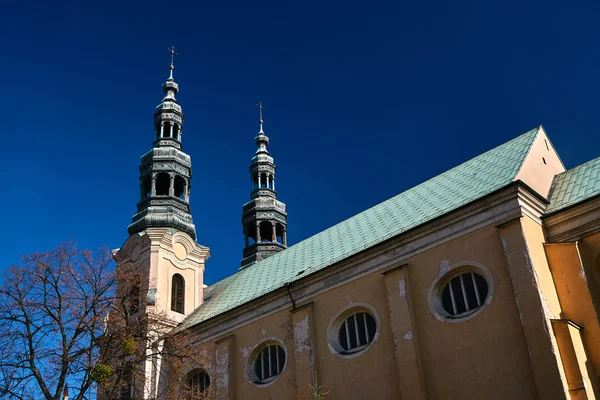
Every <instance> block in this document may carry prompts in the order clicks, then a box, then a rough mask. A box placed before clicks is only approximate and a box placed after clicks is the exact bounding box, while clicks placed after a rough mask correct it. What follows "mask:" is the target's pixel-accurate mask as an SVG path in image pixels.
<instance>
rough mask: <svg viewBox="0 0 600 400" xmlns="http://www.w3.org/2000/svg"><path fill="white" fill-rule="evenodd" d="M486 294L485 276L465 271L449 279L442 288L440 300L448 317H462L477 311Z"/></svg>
mask: <svg viewBox="0 0 600 400" xmlns="http://www.w3.org/2000/svg"><path fill="white" fill-rule="evenodd" d="M487 296H488V284H487V281H486V280H485V278H484V277H483V276H481V275H479V274H478V273H476V272H465V273H462V274H460V275H457V276H455V277H454V278H452V279H450V280H449V281H448V282H447V283H446V285H445V286H444V289H443V290H442V296H441V302H442V307H443V308H444V311H446V312H447V313H448V318H462V317H465V316H467V315H469V314H472V313H474V312H475V311H477V310H478V309H479V308H480V307H481V306H482V305H483V304H484V302H485V300H486V299H487Z"/></svg>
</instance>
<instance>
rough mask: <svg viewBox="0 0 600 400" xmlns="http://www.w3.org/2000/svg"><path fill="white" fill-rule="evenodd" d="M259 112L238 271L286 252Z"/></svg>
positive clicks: (282, 209) (281, 215) (283, 225)
mask: <svg viewBox="0 0 600 400" xmlns="http://www.w3.org/2000/svg"><path fill="white" fill-rule="evenodd" d="M257 106H258V109H259V121H258V123H259V127H260V129H259V131H258V135H257V136H256V138H254V141H255V142H256V145H257V147H258V148H257V150H256V154H255V155H254V157H252V162H251V164H250V179H251V181H252V190H251V192H250V201H249V202H248V203H246V204H244V206H243V207H242V226H243V230H244V239H245V247H244V258H243V259H242V266H241V268H240V269H242V268H245V267H247V266H249V265H252V264H254V263H256V262H258V261H261V260H263V259H265V258H267V257H269V256H270V255H272V254H274V253H277V252H279V251H281V250H283V249H285V248H287V238H286V231H287V213H286V209H285V204H284V203H282V202H281V201H278V200H277V193H276V192H275V163H274V162H273V157H271V155H270V154H269V151H268V150H267V145H268V144H269V138H268V137H267V135H265V132H264V130H263V123H264V121H263V115H262V113H263V110H264V108H263V106H262V103H258V104H257Z"/></svg>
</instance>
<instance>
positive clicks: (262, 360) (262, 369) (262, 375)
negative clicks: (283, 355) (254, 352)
mask: <svg viewBox="0 0 600 400" xmlns="http://www.w3.org/2000/svg"><path fill="white" fill-rule="evenodd" d="M264 355H265V354H264V350H263V351H262V352H261V353H260V376H259V378H260V380H261V381H262V380H263V379H265V357H264Z"/></svg>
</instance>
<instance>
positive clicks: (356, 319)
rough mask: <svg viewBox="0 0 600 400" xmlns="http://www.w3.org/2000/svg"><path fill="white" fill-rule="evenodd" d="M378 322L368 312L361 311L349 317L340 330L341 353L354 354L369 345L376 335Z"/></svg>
mask: <svg viewBox="0 0 600 400" xmlns="http://www.w3.org/2000/svg"><path fill="white" fill-rule="evenodd" d="M376 331H377V323H376V322H375V318H373V316H372V315H371V314H369V313H367V312H364V311H360V312H357V313H354V314H352V315H350V316H349V317H347V318H346V319H345V320H344V322H343V323H342V324H341V325H340V328H339V331H338V340H339V344H340V346H341V347H342V349H344V351H343V352H341V354H352V353H356V352H358V351H361V350H362V349H364V348H365V347H367V346H368V345H369V344H370V343H371V342H372V341H373V338H374V337H375V332H376Z"/></svg>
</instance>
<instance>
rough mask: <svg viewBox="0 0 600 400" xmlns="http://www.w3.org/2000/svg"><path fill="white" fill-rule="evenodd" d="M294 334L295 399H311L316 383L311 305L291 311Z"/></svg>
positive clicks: (313, 326) (313, 323)
mask: <svg viewBox="0 0 600 400" xmlns="http://www.w3.org/2000/svg"><path fill="white" fill-rule="evenodd" d="M292 327H293V332H294V361H295V364H294V374H295V379H296V399H298V400H310V399H312V389H311V387H316V386H317V383H318V377H317V369H316V364H315V359H316V355H315V345H314V343H315V320H314V316H313V303H312V302H311V303H308V304H305V305H303V306H300V307H298V308H296V309H294V310H292Z"/></svg>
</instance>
